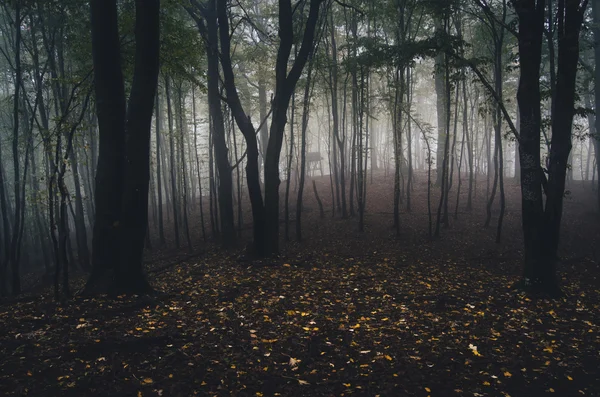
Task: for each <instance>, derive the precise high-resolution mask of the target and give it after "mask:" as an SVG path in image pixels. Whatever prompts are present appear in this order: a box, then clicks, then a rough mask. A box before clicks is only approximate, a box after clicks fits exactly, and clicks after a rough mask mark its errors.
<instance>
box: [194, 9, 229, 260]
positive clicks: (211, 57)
mask: <svg viewBox="0 0 600 397" xmlns="http://www.w3.org/2000/svg"><path fill="white" fill-rule="evenodd" d="M201 11H202V14H203V16H204V20H205V21H206V25H205V24H204V21H203V20H202V19H200V18H197V17H195V16H194V15H193V17H194V19H195V20H196V24H197V26H198V29H199V31H200V33H201V34H202V35H203V36H204V37H205V38H206V40H207V44H206V57H207V59H208V72H207V82H208V105H209V108H210V113H211V118H212V122H213V124H212V125H213V144H214V149H215V160H216V166H217V168H218V177H219V184H218V189H219V215H220V219H221V228H220V230H221V233H222V234H221V244H222V245H223V246H224V247H225V248H228V247H232V246H234V245H235V243H236V234H235V225H234V222H235V219H234V211H233V177H232V168H231V164H230V163H229V154H228V153H229V150H228V148H227V143H226V140H225V121H224V119H223V111H222V108H221V95H220V93H219V27H218V24H217V8H216V0H209V1H208V6H207V7H205V8H202V9H201Z"/></svg>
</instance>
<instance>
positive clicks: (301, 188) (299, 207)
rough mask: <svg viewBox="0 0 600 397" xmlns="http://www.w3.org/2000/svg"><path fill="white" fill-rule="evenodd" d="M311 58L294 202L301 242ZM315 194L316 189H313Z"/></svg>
mask: <svg viewBox="0 0 600 397" xmlns="http://www.w3.org/2000/svg"><path fill="white" fill-rule="evenodd" d="M312 70H313V57H312V52H310V54H309V60H308V70H307V72H306V85H305V86H304V99H303V101H302V132H301V134H302V136H301V138H300V139H301V140H300V145H301V146H300V184H299V186H298V198H297V200H296V238H297V239H298V241H302V198H303V193H304V179H305V174H306V130H307V129H308V116H309V111H310V97H311V92H312ZM315 192H316V188H315Z"/></svg>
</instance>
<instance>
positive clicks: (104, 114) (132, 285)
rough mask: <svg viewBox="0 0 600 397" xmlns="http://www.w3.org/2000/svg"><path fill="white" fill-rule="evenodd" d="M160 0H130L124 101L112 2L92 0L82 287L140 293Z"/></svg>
mask: <svg viewBox="0 0 600 397" xmlns="http://www.w3.org/2000/svg"><path fill="white" fill-rule="evenodd" d="M159 8H160V5H159V0H136V2H135V10H136V25H135V39H136V50H135V64H134V76H133V82H132V85H131V93H130V96H129V103H128V104H127V106H126V101H125V88H124V81H123V72H122V70H121V61H120V59H121V57H120V37H119V29H118V22H117V2H116V0H108V1H104V0H92V1H91V21H92V29H91V30H92V58H93V62H94V85H95V92H96V109H97V113H98V127H99V134H100V142H99V153H98V167H97V173H96V190H95V194H96V197H95V202H96V217H95V223H94V230H93V233H94V236H93V242H92V244H93V257H92V265H93V268H92V274H91V276H90V278H89V280H88V283H87V285H86V288H85V292H87V293H94V292H105V291H124V292H135V293H142V292H148V291H150V286H149V284H148V282H147V281H146V279H145V277H144V275H143V273H142V256H143V248H144V239H145V235H146V228H147V226H148V185H149V179H150V178H149V172H150V126H151V120H152V109H153V105H154V96H155V94H156V87H157V82H158V71H159V63H158V61H159V30H160V29H159Z"/></svg>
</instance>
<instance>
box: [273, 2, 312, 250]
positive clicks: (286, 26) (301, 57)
mask: <svg viewBox="0 0 600 397" xmlns="http://www.w3.org/2000/svg"><path fill="white" fill-rule="evenodd" d="M321 2H322V0H311V1H310V10H309V15H308V19H307V22H306V25H305V26H306V27H305V29H304V36H303V38H302V44H301V47H300V50H299V51H298V56H297V57H296V59H295V60H294V63H293V66H292V67H291V69H290V71H289V73H288V71H287V70H288V60H289V57H290V52H291V49H292V45H293V41H294V32H293V21H292V19H293V18H292V17H293V15H292V14H293V11H292V3H291V1H290V0H279V38H280V43H279V50H278V52H277V62H276V66H275V96H274V98H273V120H272V122H271V128H270V133H269V145H268V147H267V157H266V162H265V232H266V236H265V237H266V239H265V243H266V245H265V248H266V252H265V253H266V254H276V253H278V252H279V184H280V182H281V181H280V180H279V158H280V155H281V145H282V143H283V134H284V131H285V124H286V122H287V117H286V115H287V109H288V106H289V103H290V99H291V96H292V94H293V92H294V89H295V87H296V83H297V82H298V79H299V78H300V75H301V73H302V69H304V65H305V64H306V61H307V59H308V54H309V53H310V51H312V49H313V45H314V43H313V41H314V35H315V29H316V26H317V20H318V17H319V8H320V6H321Z"/></svg>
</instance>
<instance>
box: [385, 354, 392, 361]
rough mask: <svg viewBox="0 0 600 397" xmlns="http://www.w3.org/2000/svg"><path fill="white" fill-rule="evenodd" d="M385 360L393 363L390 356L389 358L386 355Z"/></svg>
mask: <svg viewBox="0 0 600 397" xmlns="http://www.w3.org/2000/svg"><path fill="white" fill-rule="evenodd" d="M385 359H386V360H388V361H392V360H393V358H392V357H390V356H388V355H387V354H386V355H385Z"/></svg>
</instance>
